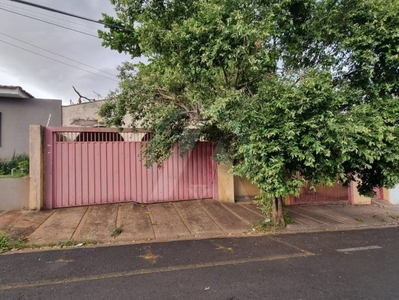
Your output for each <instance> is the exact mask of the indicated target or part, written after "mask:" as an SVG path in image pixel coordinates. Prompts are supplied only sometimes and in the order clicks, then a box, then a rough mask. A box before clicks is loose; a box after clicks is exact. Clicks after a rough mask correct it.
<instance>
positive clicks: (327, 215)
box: [298, 207, 352, 224]
mask: <svg viewBox="0 0 399 300" xmlns="http://www.w3.org/2000/svg"><path fill="white" fill-rule="evenodd" d="M298 209H299V210H302V211H306V212H313V213H316V214H319V215H321V216H322V217H325V218H327V219H331V220H333V221H336V222H339V223H343V224H345V222H348V221H352V220H351V219H349V218H346V217H341V216H340V215H338V216H337V215H336V216H332V214H336V213H335V212H332V211H329V213H326V212H324V211H322V210H320V209H318V208H312V210H311V211H309V210H307V209H305V208H303V207H298Z"/></svg>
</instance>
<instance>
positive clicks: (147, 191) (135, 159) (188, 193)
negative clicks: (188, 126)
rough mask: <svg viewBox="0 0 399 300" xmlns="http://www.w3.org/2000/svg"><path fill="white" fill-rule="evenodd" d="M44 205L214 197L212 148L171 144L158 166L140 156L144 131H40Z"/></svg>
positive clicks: (74, 129)
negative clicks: (182, 150)
mask: <svg viewBox="0 0 399 300" xmlns="http://www.w3.org/2000/svg"><path fill="white" fill-rule="evenodd" d="M46 130H47V132H46V208H59V207H70V206H82V205H94V204H105V203H118V202H126V201H135V202H139V203H155V202H169V201H178V200H190V199H203V198H214V195H216V194H217V193H216V191H217V183H216V182H215V181H216V178H217V176H216V175H217V174H216V163H215V162H214V161H213V160H212V159H211V156H212V154H213V151H214V146H213V145H212V144H211V143H209V142H198V143H197V145H196V146H195V147H194V148H193V149H192V150H189V151H188V153H187V154H186V155H185V156H184V157H181V156H180V153H179V152H180V151H179V149H178V146H177V145H176V146H175V147H174V148H173V155H172V157H170V158H169V159H168V160H166V161H164V162H163V163H162V164H161V165H153V166H152V167H151V168H149V169H148V168H146V167H145V165H144V161H142V160H141V157H140V154H141V147H142V145H143V143H145V142H141V139H142V138H143V135H144V133H133V132H129V131H125V132H122V133H118V132H117V131H116V130H112V129H111V130H110V129H106V130H105V129H98V128H95V129H94V128H93V129H80V128H47V129H46Z"/></svg>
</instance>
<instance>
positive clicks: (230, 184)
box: [217, 164, 235, 203]
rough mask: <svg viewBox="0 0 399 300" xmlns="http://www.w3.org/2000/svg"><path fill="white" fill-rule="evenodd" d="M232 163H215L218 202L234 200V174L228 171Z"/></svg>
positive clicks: (232, 201)
mask: <svg viewBox="0 0 399 300" xmlns="http://www.w3.org/2000/svg"><path fill="white" fill-rule="evenodd" d="M231 168H232V164H229V165H223V164H218V165H217V185H218V195H217V196H218V199H217V200H219V201H220V202H231V203H234V202H235V196H234V176H233V174H230V173H229V170H230V169H231Z"/></svg>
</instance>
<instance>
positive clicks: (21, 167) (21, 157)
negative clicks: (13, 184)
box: [0, 154, 29, 175]
mask: <svg viewBox="0 0 399 300" xmlns="http://www.w3.org/2000/svg"><path fill="white" fill-rule="evenodd" d="M13 169H14V172H18V173H20V174H21V175H26V174H28V173H29V156H28V155H27V154H14V155H13V156H12V157H11V158H9V159H0V175H11V173H12V172H13Z"/></svg>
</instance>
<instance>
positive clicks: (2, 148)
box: [0, 96, 62, 158]
mask: <svg viewBox="0 0 399 300" xmlns="http://www.w3.org/2000/svg"><path fill="white" fill-rule="evenodd" d="M61 103H62V101H61V100H48V99H36V98H7V97H1V96H0V113H1V121H0V122H1V124H0V138H1V141H0V158H8V157H11V156H12V155H13V154H14V153H16V154H22V153H26V154H28V153H29V125H31V124H36V125H42V126H46V125H47V123H48V124H49V126H61Z"/></svg>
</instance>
